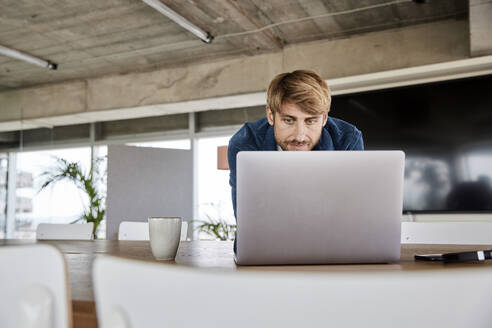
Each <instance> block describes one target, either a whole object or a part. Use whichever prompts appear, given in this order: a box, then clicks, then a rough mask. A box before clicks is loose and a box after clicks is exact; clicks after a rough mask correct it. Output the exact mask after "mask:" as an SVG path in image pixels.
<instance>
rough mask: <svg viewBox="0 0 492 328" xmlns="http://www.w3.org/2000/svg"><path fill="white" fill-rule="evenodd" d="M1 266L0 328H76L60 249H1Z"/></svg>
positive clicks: (13, 247) (39, 246)
mask: <svg viewBox="0 0 492 328" xmlns="http://www.w3.org/2000/svg"><path fill="white" fill-rule="evenodd" d="M0 263H1V266H2V267H1V269H0V291H1V292H0V327H23V328H29V327H32V328H34V327H36V328H67V327H72V306H71V303H70V293H69V291H70V289H69V288H68V276H67V270H66V263H65V260H64V258H63V254H62V253H61V252H60V251H59V250H58V249H57V248H56V247H54V246H51V245H29V246H4V247H0Z"/></svg>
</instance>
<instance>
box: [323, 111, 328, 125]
mask: <svg viewBox="0 0 492 328" xmlns="http://www.w3.org/2000/svg"><path fill="white" fill-rule="evenodd" d="M327 121H328V113H324V114H323V126H325V125H326V122H327Z"/></svg>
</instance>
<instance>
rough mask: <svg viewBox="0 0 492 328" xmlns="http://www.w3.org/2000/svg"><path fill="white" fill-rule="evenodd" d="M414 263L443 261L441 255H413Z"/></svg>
mask: <svg viewBox="0 0 492 328" xmlns="http://www.w3.org/2000/svg"><path fill="white" fill-rule="evenodd" d="M415 260H416V261H441V262H442V261H444V258H443V256H442V254H423V255H418V254H417V255H415Z"/></svg>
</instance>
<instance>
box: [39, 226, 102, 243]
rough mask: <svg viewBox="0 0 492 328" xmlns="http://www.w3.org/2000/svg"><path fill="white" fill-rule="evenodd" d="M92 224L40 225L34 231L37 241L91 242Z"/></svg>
mask: <svg viewBox="0 0 492 328" xmlns="http://www.w3.org/2000/svg"><path fill="white" fill-rule="evenodd" d="M93 227H94V224H93V223H92V222H90V223H83V224H54V223H40V224H39V225H38V228H37V229H36V239H38V240H92V239H93V238H92V237H93V236H92V229H93Z"/></svg>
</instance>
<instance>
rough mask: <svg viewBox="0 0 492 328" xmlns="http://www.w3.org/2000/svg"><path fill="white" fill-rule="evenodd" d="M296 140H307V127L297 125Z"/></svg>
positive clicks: (302, 124)
mask: <svg viewBox="0 0 492 328" xmlns="http://www.w3.org/2000/svg"><path fill="white" fill-rule="evenodd" d="M295 138H296V141H298V142H303V141H305V140H306V127H305V126H304V123H298V124H296V130H295Z"/></svg>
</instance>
